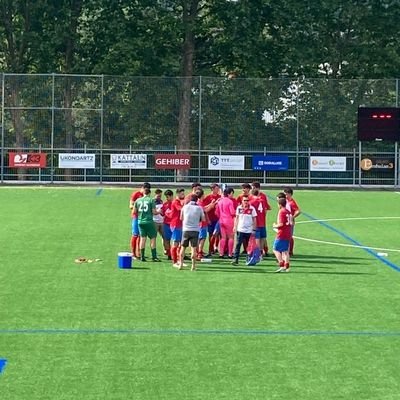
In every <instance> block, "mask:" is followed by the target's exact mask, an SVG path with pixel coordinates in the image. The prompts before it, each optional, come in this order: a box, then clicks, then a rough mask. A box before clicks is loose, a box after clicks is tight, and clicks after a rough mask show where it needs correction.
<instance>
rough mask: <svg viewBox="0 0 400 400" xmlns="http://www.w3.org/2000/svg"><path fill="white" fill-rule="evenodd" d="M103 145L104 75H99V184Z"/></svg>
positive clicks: (101, 179) (101, 176)
mask: <svg viewBox="0 0 400 400" xmlns="http://www.w3.org/2000/svg"><path fill="white" fill-rule="evenodd" d="M103 146H104V75H101V109H100V177H99V179H100V184H102V183H103Z"/></svg>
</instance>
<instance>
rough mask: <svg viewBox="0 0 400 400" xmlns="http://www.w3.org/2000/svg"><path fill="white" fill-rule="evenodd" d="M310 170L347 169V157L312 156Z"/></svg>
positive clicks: (343, 170) (342, 170) (341, 170)
mask: <svg viewBox="0 0 400 400" xmlns="http://www.w3.org/2000/svg"><path fill="white" fill-rule="evenodd" d="M310 171H325V172H328V171H329V172H331V171H340V172H345V171H346V157H320V156H311V157H310Z"/></svg>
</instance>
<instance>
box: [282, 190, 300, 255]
mask: <svg viewBox="0 0 400 400" xmlns="http://www.w3.org/2000/svg"><path fill="white" fill-rule="evenodd" d="M283 192H284V193H285V195H286V200H287V201H286V208H287V209H288V210H289V211H290V212H291V214H292V216H293V227H292V235H293V234H294V225H295V220H296V218H297V217H298V216H299V215H300V214H301V210H300V207H299V206H298V204H297V203H296V201H295V199H294V198H293V189H292V188H290V187H286V188H284V189H283ZM293 250H294V239H293V237H292V238H291V240H290V247H289V254H290V255H291V256H292V255H293Z"/></svg>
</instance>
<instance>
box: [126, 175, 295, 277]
mask: <svg viewBox="0 0 400 400" xmlns="http://www.w3.org/2000/svg"><path fill="white" fill-rule="evenodd" d="M191 188H192V190H191V192H190V193H188V194H186V193H185V189H184V188H183V187H180V188H177V189H176V190H175V194H174V193H173V191H172V190H170V189H167V190H165V191H163V190H161V189H156V190H155V191H154V195H151V185H150V184H149V183H147V182H145V183H144V184H143V185H142V187H141V188H140V189H139V190H138V191H135V192H133V193H132V194H131V197H130V203H129V206H130V209H131V215H132V236H131V251H132V256H133V257H134V258H137V259H140V260H142V261H146V257H145V254H144V252H145V243H146V238H147V237H149V238H150V243H151V249H152V256H153V260H154V261H160V260H159V258H158V257H157V255H156V237H157V236H160V237H161V238H162V241H163V249H164V254H165V255H166V256H167V257H168V259H169V260H171V262H172V265H173V266H174V267H177V268H179V269H181V268H182V267H183V266H185V264H184V263H183V257H184V251H183V250H184V249H182V246H184V247H187V246H188V241H187V240H185V235H186V236H187V232H186V233H185V229H186V230H187V229H190V231H191V232H190V235H189V236H190V238H191V242H190V245H191V247H192V248H193V250H194V251H192V257H191V258H192V259H193V258H195V259H196V260H197V261H200V260H203V261H204V259H206V260H205V261H207V259H210V258H213V257H214V258H215V257H218V258H220V259H223V258H228V259H230V260H231V264H232V265H238V264H239V257H240V255H241V254H246V255H247V257H250V256H251V252H252V251H254V248H256V249H258V251H259V253H258V254H259V257H260V259H262V257H266V256H268V255H269V248H268V243H267V212H268V211H269V210H271V206H270V204H269V201H268V197H267V196H266V195H265V193H263V192H262V191H261V186H260V183H259V182H257V181H254V182H252V183H243V184H242V185H241V193H240V194H239V195H238V196H236V197H235V191H234V189H233V188H232V187H226V186H225V185H220V184H218V183H213V184H211V185H210V187H209V189H210V190H209V193H208V194H205V192H204V188H203V186H202V185H201V184H200V183H199V182H195V183H193V184H192V185H191ZM163 196H164V199H163ZM276 200H277V204H278V208H279V209H278V215H277V220H276V222H274V224H273V229H274V231H275V232H276V235H275V239H274V244H273V252H274V255H275V257H276V260H277V263H278V264H279V265H278V269H277V270H276V272H289V270H290V256H292V255H293V248H294V240H293V228H294V221H295V219H296V218H297V216H298V215H299V214H300V208H299V206H298V204H297V203H296V201H295V200H294V198H293V190H292V189H291V188H290V187H285V188H284V189H283V191H282V192H280V193H279V194H278V195H277V197H276ZM185 205H187V207H186V208H185V209H184V207H185ZM189 206H192V208H191V210H192V211H189V208H190V207H189ZM193 206H196V207H198V208H201V210H202V211H201V212H200V213H198V214H196V213H195V214H193V210H195V208H193ZM185 210H186V211H185ZM192 215H193V216H192ZM185 216H186V217H185ZM199 216H203V217H200V218H199ZM193 217H195V218H199V219H198V220H196V221H198V226H196V227H194V224H193V222H192V223H190V221H189V223H190V228H187V223H188V221H187V218H193ZM185 218H186V221H185ZM185 223H186V228H185ZM196 225H197V222H196ZM193 230H195V234H194V233H193ZM197 232H198V234H197ZM194 236H195V240H193V239H194ZM207 238H208V246H207V249H208V250H207V252H206V251H205V247H206V241H207ZM192 269H195V264H194V261H193V264H192Z"/></svg>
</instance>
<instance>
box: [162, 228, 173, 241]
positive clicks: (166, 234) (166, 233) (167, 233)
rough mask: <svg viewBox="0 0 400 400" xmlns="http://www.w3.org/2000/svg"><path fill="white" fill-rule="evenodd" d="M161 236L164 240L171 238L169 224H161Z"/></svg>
mask: <svg viewBox="0 0 400 400" xmlns="http://www.w3.org/2000/svg"><path fill="white" fill-rule="evenodd" d="M163 238H164V240H168V241H169V240H171V238H172V231H171V227H170V226H169V224H163Z"/></svg>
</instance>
